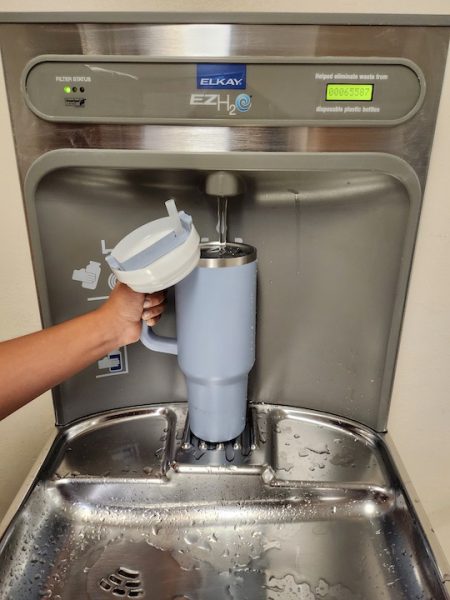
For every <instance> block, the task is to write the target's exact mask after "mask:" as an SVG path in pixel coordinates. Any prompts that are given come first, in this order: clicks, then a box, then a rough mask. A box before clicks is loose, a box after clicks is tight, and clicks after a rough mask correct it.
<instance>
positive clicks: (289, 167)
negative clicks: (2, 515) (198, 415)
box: [26, 152, 420, 429]
mask: <svg viewBox="0 0 450 600" xmlns="http://www.w3.org/2000/svg"><path fill="white" fill-rule="evenodd" d="M365 160H366V162H365V164H364V162H363V159H362V158H361V157H358V156H357V155H356V156H355V155H353V156H346V155H339V156H335V155H332V154H327V155H325V154H324V155H322V156H321V157H320V158H318V157H317V156H316V155H313V156H309V157H306V156H303V155H291V156H288V155H286V154H278V155H275V154H272V155H271V156H265V159H264V160H263V159H262V158H261V157H260V156H258V155H257V154H250V153H247V154H245V155H240V156H235V155H233V154H226V155H219V156H218V155H215V156H214V157H212V156H210V155H191V156H190V157H189V159H187V158H186V157H185V156H183V155H177V154H171V155H158V156H157V157H155V156H152V155H150V154H146V153H142V154H140V155H137V154H132V155H130V154H127V153H117V152H116V153H110V154H109V155H107V156H105V155H103V154H101V153H92V152H91V153H89V152H85V153H83V152H78V153H73V152H69V153H68V152H66V153H61V154H59V155H57V156H56V155H48V156H47V157H46V158H45V160H42V161H40V163H39V164H37V165H36V168H34V169H33V170H32V172H31V174H30V178H29V180H28V183H29V185H28V186H27V192H26V193H27V200H28V202H27V213H28V219H29V223H30V225H31V229H32V235H33V238H32V241H33V248H34V250H35V252H36V257H37V255H38V254H40V255H41V260H40V261H39V263H40V266H39V272H40V273H41V277H40V278H39V294H40V297H41V301H43V306H44V307H45V324H46V325H51V324H54V323H58V322H61V321H63V320H65V319H67V318H70V317H73V316H75V315H77V314H80V313H83V312H85V311H86V310H88V309H90V308H91V307H96V306H98V304H99V302H98V301H99V299H102V298H104V297H105V296H107V295H108V294H109V292H110V283H111V280H110V277H109V276H110V271H109V268H108V267H107V265H106V264H105V262H104V259H105V255H104V254H102V243H104V244H106V246H107V247H113V246H114V245H115V244H116V243H117V242H118V241H119V240H120V239H121V238H122V237H123V236H124V235H125V234H126V233H128V232H129V231H131V230H132V229H134V228H135V227H137V226H139V225H140V224H142V223H143V222H145V221H148V220H152V219H155V218H158V217H160V216H162V214H163V201H164V200H165V199H166V198H168V197H172V196H173V197H175V198H176V199H177V203H178V206H179V207H180V208H181V209H183V210H185V211H186V212H188V213H189V214H191V215H192V216H193V219H194V222H195V223H196V227H197V230H198V231H199V233H200V235H201V236H202V237H208V238H210V239H214V238H215V228H216V202H215V200H211V198H210V197H208V196H207V195H206V194H205V192H204V191H203V190H204V184H205V181H206V178H207V176H208V173H210V172H211V171H212V170H214V168H216V169H219V168H229V169H234V170H236V169H239V170H237V171H235V172H237V173H238V174H239V177H240V178H241V181H242V186H243V188H244V189H245V191H244V192H243V193H242V194H241V195H240V196H237V197H235V198H233V199H232V200H230V202H229V204H230V206H229V209H230V210H229V215H230V216H229V228H228V232H229V239H234V238H241V239H244V240H245V241H247V242H249V243H251V244H252V245H255V246H256V247H257V249H258V257H259V276H258V311H257V327H256V329H257V349H256V350H257V361H256V365H255V368H254V369H253V371H252V373H251V383H250V399H251V401H253V402H277V403H279V404H283V405H291V406H292V405H294V406H297V405H299V404H301V405H307V406H308V407H310V408H314V409H316V410H324V411H327V412H330V413H333V414H339V415H342V416H346V417H349V418H354V419H356V420H358V421H360V422H362V423H365V424H367V425H369V426H371V427H374V428H378V429H383V428H384V427H385V424H386V418H387V408H388V404H389V394H390V388H391V384H392V371H393V361H394V359H395V351H396V348H397V344H398V335H399V327H400V317H401V311H402V307H403V302H404V295H405V286H406V281H407V277H408V272H409V265H410V260H411V255H412V247H413V240H414V235H415V227H416V223H417V218H418V211H419V196H420V191H419V189H418V184H417V182H416V181H415V182H414V174H412V173H411V172H410V170H409V169H408V168H406V167H405V165H404V163H400V164H399V161H397V160H396V159H393V158H392V157H382V158H380V157H379V156H377V155H371V156H367V157H366V158H365ZM112 161H113V162H114V164H115V165H116V167H115V168H111V167H107V166H106V165H108V164H112ZM380 161H382V162H383V166H382V167H381V166H379V167H378V168H379V172H374V170H375V169H376V168H377V165H378V164H379V163H380ZM57 164H59V165H60V166H61V168H59V169H57V168H56V167H57ZM76 164H83V165H84V166H83V167H78V168H77V167H75V165H76ZM357 164H358V165H359V170H349V169H351V166H352V165H353V166H354V167H356V165H357ZM45 165H46V166H45ZM64 165H72V166H71V167H70V166H69V167H67V166H66V167H64ZM87 165H90V166H87ZM95 165H97V166H95ZM103 165H105V166H103ZM128 165H132V167H131V168H130V167H129V166H128ZM143 165H145V168H144V169H143V168H142V166H143ZM188 166H190V167H192V166H195V168H191V169H187V168H185V167H188ZM137 167H140V168H139V169H137ZM257 167H260V168H261V170H255V168H257ZM400 167H402V168H400ZM397 169H399V170H397ZM48 170H50V172H48ZM388 173H391V174H388ZM408 177H410V178H411V182H409V183H408V182H407V180H408ZM399 179H403V181H404V183H400V181H399ZM413 183H415V186H414V185H413ZM102 240H104V242H101V241H102ZM90 261H96V262H98V265H99V266H98V269H99V272H100V278H99V282H98V285H97V287H96V289H95V291H94V290H90V289H85V288H83V287H81V285H80V284H79V283H78V282H74V281H72V279H71V277H72V271H73V270H74V269H79V268H81V267H82V266H85V265H86V264H88V263H89V262H90ZM46 298H48V301H45V299H46ZM171 299H172V296H170V300H171ZM173 317H174V314H173V305H172V302H171V301H170V303H169V308H168V311H167V313H166V315H165V316H164V319H162V321H161V323H160V324H159V325H158V329H159V328H161V333H163V334H166V335H174V334H175V327H174V322H173ZM121 351H122V353H123V355H124V356H125V352H126V353H127V365H128V368H127V371H128V373H124V374H123V375H117V376H109V375H108V376H107V377H105V376H104V374H105V373H108V371H104V370H101V368H100V367H101V365H99V364H94V365H92V366H91V367H89V368H87V369H86V370H85V371H83V372H82V373H80V374H79V375H77V376H75V377H73V378H71V379H70V380H68V381H66V382H64V383H62V384H61V386H60V396H59V399H58V402H57V409H58V417H59V420H60V421H59V422H60V423H61V424H65V423H68V422H69V421H73V420H75V419H77V418H80V417H81V416H83V415H86V414H90V413H92V412H94V411H102V410H107V409H108V408H119V407H121V406H124V405H136V404H147V403H149V402H152V403H160V402H171V401H173V400H174V399H176V400H182V399H185V398H186V391H185V384H184V380H183V377H182V376H181V373H180V371H179V369H178V368H177V363H176V358H175V357H170V356H167V355H164V354H157V353H150V352H149V351H148V350H147V349H145V348H144V347H143V346H142V345H141V344H135V345H132V346H130V347H128V348H127V349H126V350H125V349H121Z"/></svg>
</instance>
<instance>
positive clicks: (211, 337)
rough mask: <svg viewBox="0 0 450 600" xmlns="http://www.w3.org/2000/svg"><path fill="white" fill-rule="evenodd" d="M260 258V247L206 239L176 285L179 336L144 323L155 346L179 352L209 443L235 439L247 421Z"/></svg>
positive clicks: (145, 339)
mask: <svg viewBox="0 0 450 600" xmlns="http://www.w3.org/2000/svg"><path fill="white" fill-rule="evenodd" d="M256 264H257V261H256V250H255V248H253V247H252V246H248V245H246V244H234V243H227V244H218V243H217V242H215V243H214V242H213V243H208V244H202V245H201V246H200V260H199V263H198V266H197V267H196V268H195V269H194V270H193V271H192V272H191V273H190V274H189V275H188V276H187V277H185V278H184V279H182V280H181V281H180V282H179V283H177V284H176V286H175V301H176V318H177V337H176V339H172V338H164V337H161V336H157V335H156V334H155V333H154V332H153V331H152V330H151V329H150V328H148V327H147V326H146V325H145V323H144V324H143V328H142V335H141V341H142V343H143V344H144V345H145V346H146V347H147V348H150V349H151V350H156V351H157V352H168V353H171V354H177V355H178V364H179V366H180V369H181V371H182V372H183V374H184V375H185V377H186V383H187V394H188V404H189V418H190V421H189V422H190V427H191V431H192V432H193V433H194V434H195V435H196V436H197V437H198V438H200V439H201V440H205V441H207V442H214V443H217V442H225V441H228V440H232V439H233V438H235V437H237V436H238V435H240V434H241V433H242V431H243V429H244V427H245V421H246V413H247V387H248V374H249V372H250V370H251V368H252V367H253V364H254V362H255V321H256Z"/></svg>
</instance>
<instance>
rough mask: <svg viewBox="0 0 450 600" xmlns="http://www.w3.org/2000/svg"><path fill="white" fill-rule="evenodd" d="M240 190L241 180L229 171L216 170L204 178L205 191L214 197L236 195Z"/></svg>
mask: <svg viewBox="0 0 450 600" xmlns="http://www.w3.org/2000/svg"><path fill="white" fill-rule="evenodd" d="M241 191H242V184H241V180H240V179H239V177H237V175H235V174H234V173H230V172H229V171H216V172H215V173H210V174H209V175H208V177H207V178H206V193H207V194H208V196H215V197H216V198H229V197H230V196H237V195H238V194H240V193H241Z"/></svg>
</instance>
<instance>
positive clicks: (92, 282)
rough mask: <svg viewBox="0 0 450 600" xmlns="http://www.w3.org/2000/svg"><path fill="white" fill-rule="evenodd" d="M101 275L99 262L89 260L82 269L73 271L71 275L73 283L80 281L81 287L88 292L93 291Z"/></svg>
mask: <svg viewBox="0 0 450 600" xmlns="http://www.w3.org/2000/svg"><path fill="white" fill-rule="evenodd" d="M100 273H101V265H100V263H99V262H95V261H93V260H91V261H90V262H89V264H88V265H86V267H85V268H84V269H75V270H74V271H73V273H72V279H73V280H74V281H81V287H83V288H86V289H88V290H95V288H96V287H97V284H98V280H99V277H100Z"/></svg>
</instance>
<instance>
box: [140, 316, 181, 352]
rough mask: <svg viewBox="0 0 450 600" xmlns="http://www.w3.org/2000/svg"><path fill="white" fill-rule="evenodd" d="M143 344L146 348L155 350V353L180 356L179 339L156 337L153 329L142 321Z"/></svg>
mask: <svg viewBox="0 0 450 600" xmlns="http://www.w3.org/2000/svg"><path fill="white" fill-rule="evenodd" d="M141 342H142V343H143V344H144V346H145V347H146V348H148V349H149V350H154V351H155V352H164V353H165V354H178V344H177V339H176V338H170V337H161V336H160V335H156V333H153V331H152V329H151V327H148V325H147V323H146V322H145V321H142V329H141Z"/></svg>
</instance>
